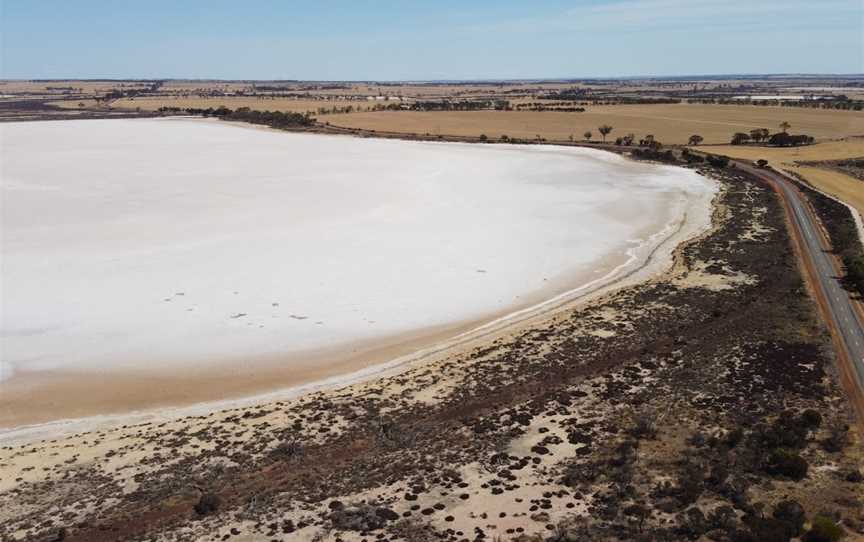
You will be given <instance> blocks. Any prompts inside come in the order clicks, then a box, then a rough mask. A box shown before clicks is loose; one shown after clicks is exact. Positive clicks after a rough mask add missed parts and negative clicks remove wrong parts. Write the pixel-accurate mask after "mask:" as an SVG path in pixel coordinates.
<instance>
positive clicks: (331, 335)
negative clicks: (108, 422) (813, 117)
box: [0, 119, 715, 429]
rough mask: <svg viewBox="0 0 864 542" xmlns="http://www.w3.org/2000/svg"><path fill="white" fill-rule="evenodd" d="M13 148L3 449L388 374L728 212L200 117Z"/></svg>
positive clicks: (39, 139) (694, 194) (607, 157)
mask: <svg viewBox="0 0 864 542" xmlns="http://www.w3.org/2000/svg"><path fill="white" fill-rule="evenodd" d="M0 137H2V141H3V144H2V146H0V147H2V164H3V165H2V170H0V173H2V193H0V198H2V205H3V209H2V224H0V225H2V253H0V256H2V283H0V285H2V321H0V334H2V357H0V391H2V393H0V395H2V396H3V400H2V401H3V404H2V408H0V411H2V414H0V427H4V426H5V427H6V428H7V429H9V428H10V427H14V426H19V425H22V424H28V423H42V422H46V421H52V420H57V419H60V418H69V417H77V416H85V415H94V414H106V413H113V412H123V411H128V410H131V409H143V408H147V407H152V406H155V405H157V404H159V403H174V404H183V403H185V404H189V403H192V402H196V401H201V400H217V399H223V398H226V397H229V396H238V395H243V394H249V393H251V392H252V391H253V390H265V389H276V388H279V387H284V386H289V385H296V384H299V383H304V382H309V381H313V380H316V379H320V378H323V377H332V376H334V375H336V374H344V373H347V372H349V371H350V370H356V369H357V368H359V367H363V366H364V364H365V365H368V364H369V363H371V362H373V361H374V362H382V361H386V360H387V356H388V355H391V356H395V355H397V354H405V353H408V352H410V351H413V350H417V349H420V348H423V347H428V346H429V345H431V344H433V343H435V342H440V341H442V340H445V339H447V338H452V337H453V336H454V335H458V334H461V333H466V332H470V331H471V330H472V329H476V328H477V327H478V326H482V325H484V324H488V323H489V322H490V321H500V319H502V318H505V319H506V318H507V317H508V315H512V314H514V313H518V311H523V310H525V309H526V308H529V307H536V306H537V305H538V304H540V305H542V303H544V302H548V301H549V300H550V299H555V298H561V297H562V296H563V297H566V296H573V295H578V294H579V293H580V292H584V291H587V290H588V289H590V288H594V287H599V286H601V285H603V284H607V283H609V282H610V281H614V280H615V279H616V278H619V277H621V276H623V275H625V274H626V273H628V272H630V271H632V270H633V269H635V268H637V267H639V266H640V265H644V263H645V261H646V259H647V258H648V255H649V254H650V253H651V251H652V250H653V249H654V248H655V247H656V246H657V245H658V244H660V243H662V242H664V241H666V240H668V239H669V238H670V237H671V236H673V235H674V234H676V232H677V233H679V234H680V233H681V232H685V233H688V234H690V235H692V234H693V233H694V232H696V231H699V229H700V228H704V227H705V226H706V225H707V223H708V222H709V215H710V200H711V198H712V197H713V196H714V194H715V188H714V185H713V184H712V183H711V182H710V181H708V180H707V179H704V178H703V177H701V176H700V175H698V174H697V173H696V172H693V171H691V170H686V169H681V168H674V167H667V166H659V165H654V164H647V163H636V162H632V161H629V160H627V159H625V158H622V157H620V156H617V155H614V154H612V153H606V152H602V151H596V150H590V149H577V148H565V147H552V146H543V147H541V146H530V145H529V146H521V145H470V144H460V143H430V142H408V141H397V140H376V139H359V138H352V137H340V136H325V135H313V134H296V133H281V132H276V131H272V130H267V129H258V128H252V127H248V126H240V125H233V124H228V123H219V122H215V121H206V120H194V119H136V120H79V121H61V122H30V123H8V124H4V125H2V126H0ZM385 347H387V348H390V350H387V349H386V348H385ZM373 352H375V355H372V353H373ZM367 354H368V355H367ZM373 358H374V359H373ZM274 368H275V369H274ZM195 381H198V382H200V383H201V384H200V386H192V385H190V382H195ZM40 396H41V397H42V400H40V401H38V403H39V406H34V403H36V402H37V401H36V399H37V398H39V397H40Z"/></svg>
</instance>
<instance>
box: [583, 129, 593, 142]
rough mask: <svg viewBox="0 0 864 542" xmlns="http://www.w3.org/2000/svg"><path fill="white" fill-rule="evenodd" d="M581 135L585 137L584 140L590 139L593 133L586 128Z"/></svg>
mask: <svg viewBox="0 0 864 542" xmlns="http://www.w3.org/2000/svg"><path fill="white" fill-rule="evenodd" d="M582 135H583V136H584V137H585V141H591V137H592V136H593V135H594V134H592V133H591V130H588V131H587V132H585V133H584V134H582Z"/></svg>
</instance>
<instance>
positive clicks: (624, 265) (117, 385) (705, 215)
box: [0, 192, 711, 442]
mask: <svg viewBox="0 0 864 542" xmlns="http://www.w3.org/2000/svg"><path fill="white" fill-rule="evenodd" d="M710 195H711V193H710V192H706V193H705V195H704V196H705V197H702V198H698V200H695V201H690V202H688V205H689V207H688V208H687V210H686V211H684V212H685V213H686V214H685V217H686V220H683V221H682V222H680V223H678V224H674V225H672V226H670V227H667V228H666V229H665V230H664V231H662V232H661V233H658V234H656V236H655V238H654V239H653V240H651V241H649V242H645V243H643V244H642V245H641V247H640V249H639V250H637V251H635V252H634V253H632V254H629V255H627V256H624V255H621V254H618V255H617V256H609V257H606V258H604V260H603V261H601V262H597V265H596V267H594V268H592V269H591V272H590V273H587V272H583V273H572V274H569V275H566V276H558V277H553V278H552V280H550V281H549V283H548V284H547V285H546V286H545V287H543V288H541V289H539V290H537V291H534V292H532V293H530V294H526V295H524V296H523V299H522V300H521V302H520V303H515V304H510V305H508V306H507V307H506V308H503V309H501V310H498V311H495V312H493V313H491V314H490V313H487V314H485V315H484V316H483V317H482V318H474V319H467V320H466V319H463V320H461V321H455V322H451V323H449V324H447V325H442V326H426V327H423V328H417V329H414V330H409V331H408V332H399V333H395V334H392V335H390V336H387V337H376V338H374V339H373V340H361V341H353V342H351V343H349V344H347V345H344V344H343V345H340V346H338V347H336V348H330V349H318V350H315V351H304V352H302V353H300V355H298V353H296V352H295V353H292V354H286V355H281V356H251V357H250V358H249V360H248V362H247V363H244V364H241V365H237V364H236V363H231V364H219V363H209V364H208V365H207V366H206V368H205V370H202V368H201V367H194V368H191V369H185V370H184V369H183V368H178V367H177V366H174V367H173V368H172V370H171V371H162V372H153V371H129V370H128V369H125V370H124V371H122V372H119V373H117V372H111V373H106V374H105V378H104V380H102V382H101V385H98V386H94V385H93V381H94V377H93V375H92V374H80V373H76V372H75V371H53V372H51V373H45V374H41V373H34V374H31V375H26V376H24V375H19V376H17V377H16V378H14V379H12V380H9V381H7V388H6V389H5V390H4V393H3V394H2V400H0V426H4V425H5V426H6V427H14V426H21V425H32V424H42V423H43V422H46V421H49V420H52V421H53V423H50V424H46V425H36V426H33V427H19V429H17V430H15V431H9V432H7V433H6V434H5V435H4V437H3V440H5V441H8V442H11V441H19V440H21V439H24V440H29V439H32V438H39V437H40V436H47V435H55V434H58V433H65V432H69V431H79V430H82V429H85V428H92V427H96V426H104V425H113V424H117V423H131V422H134V421H141V420H145V419H169V418H173V417H177V416H183V415H187V414H191V413H201V412H206V411H208V410H212V409H215V408H220V407H225V406H235V405H238V404H252V403H256V402H262V401H266V400H272V399H275V398H284V397H293V396H297V395H299V394H302V393H305V392H308V391H311V390H314V389H321V388H324V387H338V386H343V385H346V384H349V383H352V382H357V381H360V380H365V379H369V378H373V377H375V376H379V375H382V374H392V373H394V372H396V371H399V370H403V369H404V368H406V367H408V366H411V365H413V364H415V363H418V362H421V361H428V360H430V359H433V358H435V357H440V356H444V355H448V354H452V353H453V352H454V351H456V350H459V349H463V348H466V347H468V346H470V345H474V344H477V343H478V342H482V341H486V340H489V339H490V337H493V336H496V335H499V334H502V333H506V332H507V331H508V330H512V328H513V326H515V325H517V324H519V323H522V322H526V321H528V320H531V319H534V318H538V317H542V316H544V315H548V313H549V312H551V311H554V310H555V309H557V308H560V307H561V306H563V305H568V304H572V303H574V302H585V301H586V300H588V299H589V298H591V297H594V296H596V295H599V294H601V293H603V292H604V291H608V290H609V289H610V288H613V287H620V286H622V285H624V284H631V283H633V282H635V281H639V280H644V279H646V278H648V277H650V276H651V275H653V274H656V273H657V272H659V271H662V270H663V269H665V268H668V266H669V261H670V255H671V253H672V250H673V249H674V247H675V246H676V245H677V244H678V243H679V242H680V241H682V240H684V239H686V238H689V237H692V236H693V235H696V234H698V233H699V232H700V231H703V230H704V229H705V228H706V227H707V226H708V224H709V223H710V219H709V212H708V209H709V206H708V202H707V199H710ZM655 227H656V226H655ZM646 233H647V232H646ZM598 277H599V278H598ZM325 361H326V363H324V362H325ZM11 384H14V385H11ZM272 390H279V391H276V392H272ZM7 392H8V393H7ZM261 392H272V393H268V394H267V395H260V393H261ZM256 393H257V394H258V395H255V394H256ZM70 397H71V398H73V399H72V400H71V401H70ZM240 397H245V398H244V399H237V398H240ZM58 398H62V400H61V399H58ZM225 399H229V400H228V401H226V400H225ZM214 400H216V402H213V401H214ZM204 401H209V402H207V403H204ZM24 405H27V406H26V408H24ZM189 405H193V406H189ZM165 406H172V407H178V406H183V407H184V408H176V409H164V408H162V409H160V411H155V410H153V409H154V408H155V407H165ZM148 409H149V411H148ZM130 411H139V412H136V413H134V414H130ZM106 413H118V414H119V415H114V416H106V415H105V414H106ZM58 417H62V418H66V420H63V421H58V420H57V418H58ZM69 419H74V420H75V421H69Z"/></svg>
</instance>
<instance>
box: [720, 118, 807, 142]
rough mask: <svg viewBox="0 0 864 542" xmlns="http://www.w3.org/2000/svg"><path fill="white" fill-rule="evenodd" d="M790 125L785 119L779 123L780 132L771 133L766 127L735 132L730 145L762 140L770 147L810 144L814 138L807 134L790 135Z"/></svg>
mask: <svg viewBox="0 0 864 542" xmlns="http://www.w3.org/2000/svg"><path fill="white" fill-rule="evenodd" d="M791 127H792V125H791V124H789V123H788V122H786V121H783V122H781V123H780V130H781V131H780V132H777V133H775V134H772V133H771V132H770V131H769V130H768V128H755V129H753V130H750V132H749V133H747V132H735V134H734V135H733V136H732V141H731V142H730V143H731V144H732V145H746V144H748V143H756V144H760V143H762V142H763V141H764V142H765V143H766V144H767V145H770V146H772V147H797V146H799V145H812V144H813V142H814V141H815V139H814V138H813V136H809V135H807V134H798V135H792V134H790V133H789V132H788V130H789V128H791Z"/></svg>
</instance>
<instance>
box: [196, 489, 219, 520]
mask: <svg viewBox="0 0 864 542" xmlns="http://www.w3.org/2000/svg"><path fill="white" fill-rule="evenodd" d="M221 505H222V499H220V498H219V495H216V494H215V493H203V494H202V495H201V498H200V499H198V502H197V503H195V513H196V514H198V515H199V516H208V515H210V514H215V513H216V512H217V511H218V510H219V507H220V506H221Z"/></svg>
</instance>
